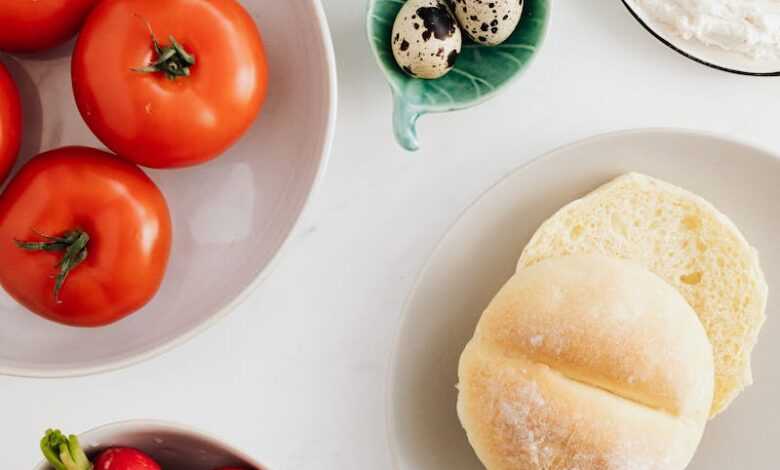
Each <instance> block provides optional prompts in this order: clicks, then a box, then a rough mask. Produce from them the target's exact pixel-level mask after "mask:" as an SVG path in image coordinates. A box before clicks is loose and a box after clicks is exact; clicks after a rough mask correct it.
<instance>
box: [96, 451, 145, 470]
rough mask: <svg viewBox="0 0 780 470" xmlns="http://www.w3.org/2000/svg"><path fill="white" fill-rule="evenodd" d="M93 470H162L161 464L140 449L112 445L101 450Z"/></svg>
mask: <svg viewBox="0 0 780 470" xmlns="http://www.w3.org/2000/svg"><path fill="white" fill-rule="evenodd" d="M93 470H160V466H159V465H157V462H155V461H154V460H153V459H152V458H151V457H149V456H148V455H146V454H145V453H143V452H141V451H140V450H138V449H133V448H130V447H112V448H111V449H108V450H104V451H103V452H101V454H100V455H99V456H98V458H97V459H96V460H95V464H94V466H93Z"/></svg>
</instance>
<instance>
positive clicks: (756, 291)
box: [519, 173, 767, 416]
mask: <svg viewBox="0 0 780 470" xmlns="http://www.w3.org/2000/svg"><path fill="white" fill-rule="evenodd" d="M573 253H603V254H606V255H609V256H612V257H618V258H625V259H631V260H635V261H637V262H639V263H641V264H642V265H643V266H645V267H646V268H648V269H649V270H651V271H653V272H654V273H656V274H657V275H659V276H660V277H661V278H663V279H664V280H665V281H666V282H668V283H669V284H671V285H672V286H674V287H675V288H676V289H677V290H678V291H679V292H680V293H682V295H683V297H685V299H686V300H687V301H688V303H689V304H690V305H691V306H692V307H693V309H694V310H695V311H696V313H697V314H698V315H699V319H700V320H701V322H702V324H703V325H704V329H705V330H706V331H707V335H708V336H709V338H710V341H711V342H712V344H713V352H714V355H715V399H714V400H713V404H712V410H711V412H710V415H711V416H714V415H716V414H717V413H719V412H721V411H723V410H724V409H725V408H726V407H727V406H728V405H729V404H730V403H731V401H732V400H734V398H735V397H736V396H737V395H739V393H740V392H741V391H742V390H743V389H744V388H745V387H746V386H747V385H750V384H751V383H752V382H753V379H752V374H751V371H750V353H751V351H752V350H753V346H754V345H755V344H756V341H757V340H758V332H759V330H760V329H761V325H762V324H763V323H764V318H765V314H764V310H765V309H766V301H767V284H766V281H765V280H764V275H763V273H762V272H761V267H760V266H759V262H758V256H757V254H756V251H755V250H754V249H753V248H752V247H751V246H750V245H749V244H748V242H747V241H745V238H744V237H743V236H742V234H741V233H740V232H739V230H738V229H737V227H736V226H735V225H734V224H733V223H732V222H731V221H730V220H729V219H728V218H727V217H726V216H725V215H723V214H721V213H720V212H718V211H717V210H716V209H715V208H714V207H713V206H712V205H711V204H709V203H708V202H707V201H705V200H703V199H702V198H700V197H698V196H696V195H694V194H692V193H690V192H688V191H685V190H683V189H680V188H678V187H675V186H672V185H671V184H668V183H664V182H662V181H659V180H656V179H653V178H650V177H648V176H644V175H640V174H636V173H631V174H627V175H623V176H621V177H619V178H617V179H615V180H613V181H612V182H610V183H608V184H606V185H604V186H602V187H601V188H599V189H597V190H596V191H594V192H593V193H591V194H589V195H588V196H585V197H584V198H582V199H580V200H577V201H574V202H572V203H570V204H569V205H567V206H565V207H564V208H563V209H561V210H560V211H558V212H557V213H556V214H555V215H554V216H553V217H552V218H550V219H549V220H548V221H547V222H545V223H544V224H543V225H542V226H541V228H539V230H538V231H537V232H536V234H535V235H534V236H533V238H531V241H530V242H529V243H528V245H527V246H526V247H525V250H524V251H523V254H522V256H521V258H520V261H519V266H520V267H523V266H530V265H533V264H535V263H537V262H539V261H541V260H543V259H546V258H552V257H559V256H564V255H568V254H573Z"/></svg>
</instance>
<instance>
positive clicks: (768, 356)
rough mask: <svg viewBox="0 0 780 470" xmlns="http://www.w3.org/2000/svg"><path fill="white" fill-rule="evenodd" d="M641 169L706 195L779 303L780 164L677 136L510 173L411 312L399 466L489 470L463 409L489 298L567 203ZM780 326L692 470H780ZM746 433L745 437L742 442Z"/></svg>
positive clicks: (564, 155)
mask: <svg viewBox="0 0 780 470" xmlns="http://www.w3.org/2000/svg"><path fill="white" fill-rule="evenodd" d="M629 171H637V172H641V173H646V174H648V175H650V176H655V177H657V178H660V179H663V180H666V181H669V182H670V183H672V184H676V185H679V186H681V187H683V188H686V189H688V190H690V191H693V192H694V193H696V194H699V195H700V196H702V197H704V198H705V199H707V200H708V201H710V202H711V203H712V204H714V205H715V207H717V208H718V209H720V210H721V211H723V213H725V214H726V215H728V216H729V217H730V218H731V219H732V220H733V221H734V222H735V223H736V224H737V226H738V227H739V228H740V229H741V231H742V233H743V234H744V235H745V238H747V240H748V241H749V242H750V243H751V244H752V245H753V246H755V247H756V248H757V249H758V251H759V256H760V260H761V266H762V268H763V269H764V272H765V274H766V277H767V280H768V282H769V289H770V296H769V306H768V309H767V312H768V314H769V315H770V316H771V315H772V312H774V311H776V310H777V308H778V306H780V304H779V303H778V302H777V300H776V298H777V297H776V295H775V294H773V292H775V291H773V289H776V288H777V287H778V284H777V282H780V251H779V250H777V233H778V232H780V221H778V220H777V217H774V216H773V214H776V213H777V210H776V209H773V208H774V207H776V205H775V204H776V203H775V201H777V200H780V185H778V184H777V182H778V181H780V159H778V158H777V156H776V155H775V154H774V153H772V152H770V151H768V150H763V149H760V148H756V147H754V146H751V145H748V144H744V143H740V142H735V141H733V140H730V139H725V138H722V137H718V136H715V135H711V134H706V133H700V132H694V131H685V130H670V129H649V130H637V131H627V132H618V133H613V134H607V135H603V136H598V137H593V138H590V139H587V140H584V141H581V142H577V143H575V144H572V145H568V146H566V147H562V148H560V149H558V150H555V151H553V152H550V153H549V154H546V155H545V156H544V157H542V158H539V159H537V160H535V161H533V162H531V163H530V164H528V165H526V166H524V167H522V168H520V169H518V170H516V171H514V172H512V173H511V174H510V175H508V176H507V177H506V178H504V179H503V180H501V181H500V182H499V183H498V184H496V185H495V186H494V187H492V188H490V189H489V190H488V191H487V192H486V193H485V194H483V195H482V196H481V197H480V198H479V199H478V200H477V201H476V202H474V204H473V205H471V206H470V207H469V208H468V209H467V210H466V211H465V212H464V213H463V215H462V216H461V217H460V218H459V219H458V221H457V222H456V223H455V225H453V227H452V228H451V229H450V230H449V232H448V233H447V235H446V236H445V237H444V239H443V240H442V241H441V243H440V244H439V246H438V247H437V248H436V250H435V251H434V253H433V254H432V256H431V258H430V260H429V261H428V263H427V265H426V267H425V268H424V270H423V272H422V274H421V275H420V277H419V279H418V282H417V284H416V286H415V289H414V292H413V293H412V294H411V297H410V299H409V302H408V303H407V306H406V311H405V313H404V316H403V319H402V323H401V329H400V333H399V337H398V341H397V344H396V350H395V353H394V356H393V360H392V365H391V376H390V380H389V387H388V402H387V405H388V408H387V410H388V411H387V412H388V432H389V439H390V448H391V451H392V455H393V456H394V460H395V468H396V469H402V470H416V469H447V470H477V469H481V468H483V467H482V466H481V465H480V463H479V461H478V460H477V457H476V455H475V454H474V452H473V451H472V449H471V447H470V446H469V443H468V440H467V439H466V433H465V432H464V431H463V429H462V428H461V425H460V422H459V421H458V417H457V414H456V411H455V403H456V400H457V390H456V389H455V384H456V383H457V381H458V359H459V357H460V354H461V352H462V351H463V347H464V346H465V345H466V343H467V342H468V340H469V339H470V338H471V337H472V336H473V334H474V328H475V327H476V325H477V321H478V320H479V317H480V316H481V314H482V311H483V310H484V308H485V307H486V306H487V304H488V302H490V299H491V298H493V296H494V295H495V294H496V292H498V290H499V288H500V287H501V286H502V285H503V284H504V283H505V282H506V281H507V279H509V277H510V276H511V275H512V273H513V272H514V270H515V267H516V264H517V259H518V258H519V257H520V254H521V252H522V250H523V247H524V246H525V244H526V243H527V242H528V240H529V239H530V238H531V236H532V235H533V234H534V232H535V231H536V229H537V228H538V227H539V225H540V224H541V223H542V222H543V221H544V220H546V219H547V218H548V217H550V216H552V215H553V213H555V211H557V210H558V209H559V208H561V207H562V206H564V205H565V204H567V203H568V202H570V201H572V200H574V199H576V198H578V197H580V196H583V195H584V194H587V193H588V192H590V191H592V190H593V189H595V188H596V187H597V186H599V185H601V184H603V183H606V182H607V181H609V180H610V179H612V178H614V177H616V176H618V175H620V174H623V173H626V172H629ZM779 339H780V322H777V321H768V322H767V324H766V325H765V326H764V328H763V330H762V331H761V336H760V339H759V342H758V345H757V346H756V349H755V350H754V352H753V359H752V363H753V375H754V379H755V382H756V383H755V384H754V385H753V386H751V387H749V388H748V389H747V390H745V391H744V392H743V393H742V394H741V395H740V396H739V397H738V398H737V400H735V402H734V404H733V405H731V407H730V408H729V409H728V410H727V411H726V412H725V413H723V414H721V415H719V416H718V417H717V418H716V419H715V420H713V421H712V422H710V424H709V425H708V427H707V431H706V432H705V434H704V439H703V441H702V444H701V447H700V448H699V450H698V453H697V455H696V457H695V458H694V461H693V462H692V463H691V465H690V466H689V467H688V470H706V469H720V468H723V469H737V468H740V469H742V468H745V469H770V468H778V467H777V458H776V456H777V436H778V435H780V407H778V406H776V402H777V397H778V396H780V373H779V372H778V367H777V357H778V355H780V341H778V340H779ZM746 430H749V432H746Z"/></svg>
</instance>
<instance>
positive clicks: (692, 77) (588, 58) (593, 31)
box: [0, 0, 780, 470]
mask: <svg viewBox="0 0 780 470" xmlns="http://www.w3.org/2000/svg"><path fill="white" fill-rule="evenodd" d="M324 1H325V8H326V12H327V14H328V16H329V20H330V25H331V29H332V31H333V39H334V42H335V47H336V53H337V56H338V67H339V75H340V87H339V88H340V90H339V91H340V100H339V106H340V115H339V123H338V130H337V135H336V142H335V147H334V149H333V156H332V159H331V163H330V167H329V169H328V173H327V175H326V178H325V180H324V183H323V185H322V186H321V188H320V191H319V194H318V196H317V198H316V200H315V201H314V203H313V204H312V206H311V207H310V209H309V211H308V213H307V215H306V218H305V220H304V221H303V223H302V224H301V225H300V226H299V229H298V231H297V232H296V233H295V234H294V239H293V242H292V243H291V244H290V245H289V247H288V250H289V251H288V252H287V253H286V255H285V256H284V257H283V259H282V260H281V261H280V263H279V264H278V265H277V268H276V270H275V272H274V273H273V274H272V275H271V277H270V279H269V280H268V281H267V282H266V283H265V284H264V285H263V286H261V287H260V289H258V290H257V291H256V292H255V293H254V294H253V295H252V296H251V297H250V298H249V299H248V300H247V302H246V303H245V304H243V305H242V306H241V307H240V308H238V309H237V310H236V311H235V312H234V313H233V314H231V315H230V316H229V317H228V318H227V319H226V320H224V321H222V322H220V323H219V324H218V325H217V326H215V327H214V328H212V329H210V330H208V331H207V332H206V333H204V334H202V335H200V336H198V337H196V338H195V339H194V340H192V341H190V342H189V343H187V344H185V345H184V346H182V347H179V348H178V349H176V350H174V351H173V352H170V353H167V354H165V355H163V356H162V357H159V358H156V359H154V360H151V361H149V362H146V363H143V364H141V365H138V366H135V367H132V368H130V369H127V370H121V371H118V372H113V373H108V374H104V375H100V376H96V377H86V378H77V379H67V380H30V379H21V378H8V377H2V378H0V394H1V395H2V400H0V436H2V439H3V451H2V453H0V466H1V467H2V468H4V469H14V470H17V469H18V470H25V469H28V468H31V467H32V466H33V464H35V463H36V462H37V461H38V458H39V457H38V450H37V441H38V439H39V437H40V434H41V432H42V431H43V430H44V429H45V428H46V427H48V426H54V425H56V426H61V427H64V428H67V429H68V430H71V431H73V432H80V431H82V430H86V429H88V428H91V427H93V426H95V425H98V424H102V423H105V422H110V421H114V420H120V419H128V418H144V417H148V418H160V419H169V420H175V421H180V422H184V423H188V424H192V425H195V426H197V427H200V428H203V429H206V430H209V431H211V432H213V433H215V434H217V435H220V436H222V437H224V438H225V439H226V440H227V441H230V442H232V443H234V444H235V445H237V446H238V447H241V448H244V449H245V450H247V451H249V452H250V453H251V454H253V455H256V456H257V457H258V458H259V459H261V460H262V461H264V462H266V463H267V465H268V466H269V467H270V468H272V469H295V470H307V469H311V470H320V469H339V470H342V469H355V470H366V469H385V468H390V455H389V453H388V450H387V445H386V433H385V390H386V386H385V382H386V377H387V364H388V358H389V355H390V353H391V349H392V347H393V345H394V337H395V332H396V329H397V325H398V319H399V315H400V313H401V308H402V306H403V303H404V300H405V299H406V297H407V295H408V294H409V290H410V288H411V287H412V284H413V282H414V279H415V277H416V275H417V273H418V271H419V269H420V267H421V266H422V265H423V263H424V261H425V259H426V257H427V256H428V254H429V252H430V251H431V249H432V248H433V246H434V244H435V243H436V241H437V240H438V239H439V238H440V237H441V235H442V234H443V233H444V231H445V230H446V229H447V227H448V226H449V225H450V224H451V223H452V222H453V220H454V218H455V217H456V216H457V214H458V213H459V212H460V211H461V210H462V209H463V208H464V207H465V206H466V205H467V204H468V203H469V202H470V201H471V200H472V199H473V198H474V197H476V196H477V195H478V194H479V193H480V192H482V191H483V190H484V189H485V188H487V187H488V186H489V185H490V184H492V183H493V182H494V181H495V180H496V179H498V178H499V177H500V176H502V175H503V174H505V173H507V172H508V171H509V170H510V169H512V168H514V167H516V166H518V165H520V164H522V163H523V162H525V161H527V160H528V159H530V158H532V157H534V156H536V155H537V154H539V153H542V152H545V151H547V150H549V149H551V148H554V147H556V146H559V145H561V144H564V143H567V142H570V141H573V140H577V139H580V138H583V137H587V136H589V135H592V134H595V133H601V132H606V131H611V130H616V129H623V128H631V127H646V126H678V127H689V128H699V129H704V130H709V131H715V132H721V133H725V134H731V135H736V136H739V137H741V138H743V139H746V140H748V141H752V142H755V143H759V144H762V145H765V146H773V147H775V148H778V149H780V132H778V126H779V124H778V123H780V106H777V105H776V104H775V101H776V100H777V97H778V90H780V81H779V80H777V79H755V78H744V77H738V76H733V75H728V74H725V73H722V72H717V71H714V70H710V69H707V68H705V67H703V66H701V65H698V64H695V63H692V62H689V61H687V60H685V59H684V58H682V57H681V56H678V55H676V54H675V53H673V52H671V51H670V50H668V49H666V48H665V47H663V46H661V45H660V44H659V43H658V42H657V41H656V40H655V39H653V38H652V37H650V36H649V35H648V34H647V33H646V32H645V31H644V30H642V29H641V28H640V27H639V26H638V25H637V24H636V23H635V21H634V20H633V19H632V18H631V17H630V16H629V14H628V13H627V12H626V11H625V8H624V7H623V5H622V4H621V2H620V1H618V0H592V1H578V0H558V1H555V2H553V3H554V5H553V12H552V24H551V28H550V31H549V35H548V38H547V41H546V44H545V46H544V49H543V50H542V52H541V54H540V56H539V57H538V59H537V60H536V62H535V63H534V64H533V66H532V67H531V68H530V70H529V71H528V72H527V74H526V75H525V76H524V77H523V78H522V79H521V80H520V81H519V82H517V83H516V84H515V85H514V86H512V87H511V88H510V89H509V91H508V92H507V93H506V94H505V95H503V96H501V97H500V98H498V99H495V100H493V101H490V102H488V103H485V104H483V105H482V106H480V107H479V108H476V109H472V110H466V111H462V112H458V113H454V114H449V115H437V116H429V117H425V118H423V119H422V120H421V122H420V127H419V131H420V136H421V145H422V150H421V151H420V152H418V153H416V154H408V153H405V152H404V151H402V150H401V149H400V148H399V147H398V146H397V145H396V144H395V143H394V142H393V140H392V133H391V130H390V113H391V102H390V97H389V94H388V91H387V88H386V86H385V83H384V82H383V79H382V77H381V76H380V73H379V71H378V69H377V68H376V67H375V66H374V59H373V57H372V56H371V55H370V52H369V48H368V44H367V42H366V40H365V37H364V23H363V13H364V5H363V4H362V2H361V1H359V0H324Z"/></svg>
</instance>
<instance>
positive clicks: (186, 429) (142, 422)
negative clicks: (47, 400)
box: [33, 419, 268, 470]
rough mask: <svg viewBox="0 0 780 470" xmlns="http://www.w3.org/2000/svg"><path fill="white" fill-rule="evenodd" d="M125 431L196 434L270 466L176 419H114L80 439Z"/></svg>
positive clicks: (262, 469)
mask: <svg viewBox="0 0 780 470" xmlns="http://www.w3.org/2000/svg"><path fill="white" fill-rule="evenodd" d="M111 431H114V432H123V431H131V432H132V431H143V432H155V431H167V432H173V433H177V434H186V435H190V436H196V437H198V438H200V439H203V440H206V441H209V442H210V443H211V444H213V445H215V446H217V447H220V448H222V449H224V450H225V451H227V452H228V453H230V454H232V455H235V456H236V457H238V458H239V459H241V460H244V461H246V462H249V463H250V464H251V465H253V466H255V467H257V469H259V470H268V467H267V466H266V465H263V464H261V463H260V462H258V461H257V459H255V458H253V457H252V456H250V455H247V453H246V452H244V451H242V450H241V449H238V448H236V447H234V446H232V445H230V444H228V443H226V442H225V441H223V440H221V439H219V438H217V437H215V436H214V435H212V434H209V433H207V432H205V431H203V430H201V429H199V428H196V427H193V426H189V425H186V424H182V423H178V422H174V421H167V420H159V419H127V420H122V421H114V422H111V423H106V424H101V425H100V426H95V427H93V428H91V429H88V430H86V431H84V432H81V433H79V434H78V437H79V440H81V441H85V440H86V439H89V438H90V435H92V434H98V433H102V432H111ZM85 450H86V451H89V449H85ZM47 465H48V462H46V460H45V459H44V460H41V461H40V462H39V463H38V464H37V465H36V466H35V467H33V470H45V469H47V468H48V467H47Z"/></svg>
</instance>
